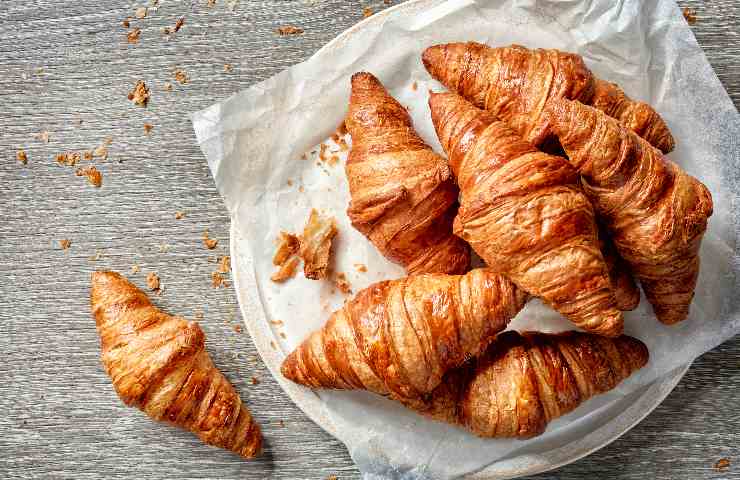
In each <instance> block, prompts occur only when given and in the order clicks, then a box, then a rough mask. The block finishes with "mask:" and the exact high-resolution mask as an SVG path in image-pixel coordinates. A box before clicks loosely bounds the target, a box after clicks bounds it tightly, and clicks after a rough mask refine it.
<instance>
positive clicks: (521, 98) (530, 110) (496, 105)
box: [422, 42, 674, 152]
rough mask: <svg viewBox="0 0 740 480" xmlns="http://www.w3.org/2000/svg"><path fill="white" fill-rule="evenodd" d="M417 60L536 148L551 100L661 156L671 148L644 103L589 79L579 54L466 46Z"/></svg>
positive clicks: (440, 48)
mask: <svg viewBox="0 0 740 480" xmlns="http://www.w3.org/2000/svg"><path fill="white" fill-rule="evenodd" d="M422 60H423V62H424V66H425V67H426V69H427V70H428V71H429V73H430V74H431V75H432V76H433V77H434V78H436V79H437V80H439V81H440V82H442V83H443V84H445V86H447V88H449V89H450V90H452V91H454V92H457V93H458V94H460V95H462V96H463V97H465V98H466V99H467V100H469V101H471V102H473V103H474V104H475V105H476V106H477V107H479V108H485V109H487V110H489V111H490V112H492V113H493V114H494V115H496V116H497V117H498V118H499V119H500V120H503V121H505V122H507V123H509V125H510V126H511V127H512V128H514V130H516V131H517V132H518V133H519V134H520V135H521V136H522V137H524V138H525V139H526V140H527V141H529V142H532V143H533V144H534V145H536V146H539V145H542V144H543V143H544V142H545V141H546V140H548V137H549V135H550V131H549V128H548V125H547V122H546V121H544V119H543V117H542V112H543V109H544V107H545V104H546V103H547V101H548V100H550V99H552V98H568V99H571V100H579V101H581V102H583V103H587V104H592V105H593V106H595V107H597V108H599V109H601V110H603V111H604V112H606V113H607V114H608V115H612V116H614V117H615V118H617V119H619V121H621V122H623V124H624V125H625V126H627V127H628V128H631V129H633V130H634V131H635V132H637V133H638V135H642V136H644V137H645V139H646V140H648V141H649V142H651V143H653V145H655V146H656V147H658V148H660V149H661V150H663V151H665V152H669V151H670V150H672V149H673V147H674V141H673V137H672V136H671V132H670V131H669V130H668V127H667V126H666V124H665V122H664V121H663V119H662V118H661V117H660V115H658V113H657V112H656V111H655V110H653V108H652V107H650V105H648V104H646V103H643V102H635V101H633V100H631V99H630V98H629V97H627V96H626V95H625V94H624V92H623V91H622V90H621V89H620V88H619V87H618V86H616V85H615V84H612V83H609V82H605V81H602V80H599V79H597V78H596V77H594V75H593V74H592V73H591V71H590V70H589V69H588V68H587V67H586V65H585V64H584V63H583V59H582V58H581V57H580V55H576V54H573V53H567V52H561V51H558V50H552V49H551V50H545V49H535V50H530V49H528V48H525V47H522V46H520V45H511V46H508V47H499V48H491V47H488V46H486V45H483V44H480V43H475V42H468V43H448V44H442V45H434V46H432V47H429V48H427V49H426V50H425V51H424V53H423V55H422Z"/></svg>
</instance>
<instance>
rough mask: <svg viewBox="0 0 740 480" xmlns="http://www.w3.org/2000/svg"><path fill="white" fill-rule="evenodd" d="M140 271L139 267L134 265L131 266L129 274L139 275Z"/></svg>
mask: <svg viewBox="0 0 740 480" xmlns="http://www.w3.org/2000/svg"><path fill="white" fill-rule="evenodd" d="M140 271H141V267H139V266H138V265H136V264H134V265H132V266H131V274H132V275H133V274H136V273H139V272H140Z"/></svg>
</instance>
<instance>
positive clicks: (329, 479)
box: [326, 0, 389, 480]
mask: <svg viewBox="0 0 740 480" xmlns="http://www.w3.org/2000/svg"><path fill="white" fill-rule="evenodd" d="M387 3H389V2H388V0H386V4H387ZM326 480H339V478H338V477H337V476H336V475H329V476H328V477H326Z"/></svg>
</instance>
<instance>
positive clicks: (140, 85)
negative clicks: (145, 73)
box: [128, 80, 149, 107]
mask: <svg viewBox="0 0 740 480" xmlns="http://www.w3.org/2000/svg"><path fill="white" fill-rule="evenodd" d="M128 99H129V100H131V101H132V102H134V104H136V105H139V106H140V107H146V104H147V103H148V102H149V89H148V88H146V84H145V83H144V81H143V80H139V81H138V82H136V85H134V89H133V90H131V91H130V92H129V94H128Z"/></svg>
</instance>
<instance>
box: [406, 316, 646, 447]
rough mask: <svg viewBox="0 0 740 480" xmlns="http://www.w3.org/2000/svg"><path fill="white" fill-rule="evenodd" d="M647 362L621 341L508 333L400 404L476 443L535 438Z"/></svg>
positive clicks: (628, 341)
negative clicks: (416, 396)
mask: <svg viewBox="0 0 740 480" xmlns="http://www.w3.org/2000/svg"><path fill="white" fill-rule="evenodd" d="M647 361H648V350H647V348H646V347H645V345H644V344H643V343H642V342H640V341H639V340H637V339H634V338H632V337H628V336H624V335H623V336H620V337H617V338H605V337H601V336H598V335H590V334H587V333H579V332H566V333H561V334H544V333H533V332H527V333H523V334H521V335H520V334H518V333H517V332H515V331H508V332H504V333H502V334H501V335H499V336H498V338H497V339H496V340H495V341H494V342H493V343H492V344H491V345H490V346H489V347H488V350H487V351H486V352H485V353H484V354H483V355H482V356H480V357H479V358H477V359H473V360H471V362H470V363H469V364H466V365H465V366H463V367H461V368H459V369H456V370H453V371H451V372H450V373H448V374H447V375H446V376H445V377H444V379H443V381H442V382H441V384H440V386H439V387H437V389H435V390H434V391H433V392H432V393H431V394H430V395H428V396H427V397H425V398H422V399H414V400H413V401H411V400H406V401H403V403H404V404H405V405H406V406H408V407H410V408H412V409H414V410H416V411H418V412H419V413H421V414H423V415H426V416H429V417H432V418H434V419H437V420H440V421H444V422H447V423H452V424H455V425H460V426H463V427H465V428H467V429H468V430H470V431H472V432H473V433H475V434H476V435H479V436H482V437H518V438H527V437H533V436H536V435H539V434H541V433H543V432H544V431H545V428H546V427H547V424H548V423H549V422H550V421H552V420H553V419H555V418H558V417H560V416H562V415H565V414H566V413H568V412H570V411H572V410H574V409H575V408H576V407H578V406H579V405H580V404H581V403H583V402H585V401H586V400H588V399H589V398H591V397H592V396H594V395H597V394H600V393H604V392H607V391H609V390H611V389H613V388H614V387H615V386H616V385H617V384H619V383H620V382H621V381H622V380H624V379H625V378H627V377H628V376H630V375H631V374H632V373H633V372H635V371H636V370H638V369H640V368H642V367H643V366H644V365H645V364H646V363H647Z"/></svg>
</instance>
